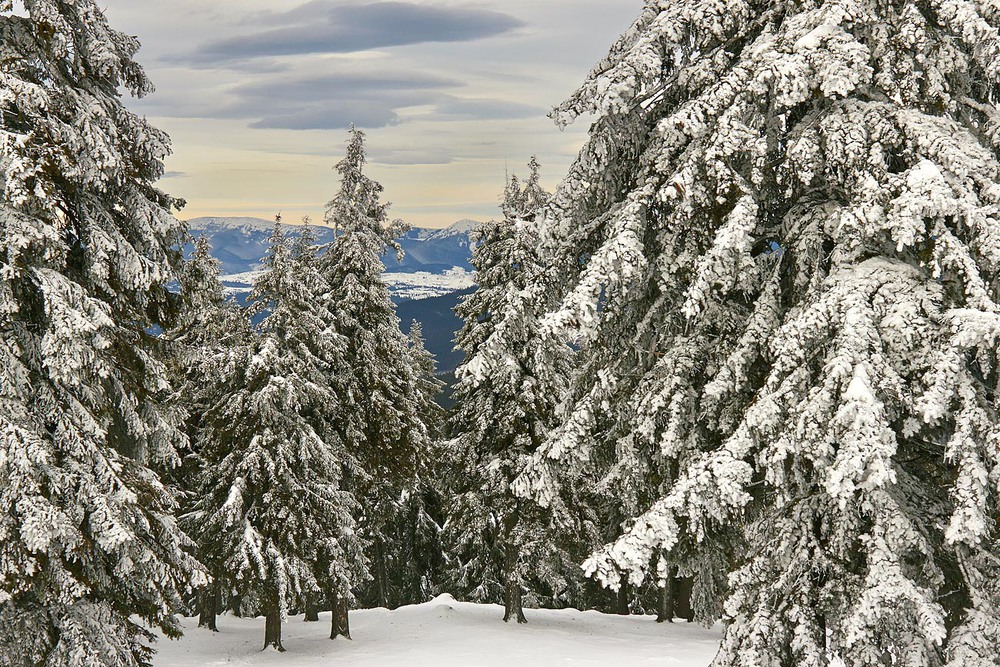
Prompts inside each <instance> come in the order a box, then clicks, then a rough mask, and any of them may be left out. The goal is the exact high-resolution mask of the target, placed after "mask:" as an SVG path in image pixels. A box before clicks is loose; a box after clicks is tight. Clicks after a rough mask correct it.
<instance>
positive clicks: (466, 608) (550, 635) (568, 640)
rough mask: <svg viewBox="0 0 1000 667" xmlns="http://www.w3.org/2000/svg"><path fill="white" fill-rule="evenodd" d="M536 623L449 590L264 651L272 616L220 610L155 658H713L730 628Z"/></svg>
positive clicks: (578, 616)
mask: <svg viewBox="0 0 1000 667" xmlns="http://www.w3.org/2000/svg"><path fill="white" fill-rule="evenodd" d="M525 614H526V615H527V617H528V624H527V625H516V624H514V625H508V624H505V623H503V622H502V621H501V620H500V619H501V617H502V616H503V608H502V607H499V606H493V605H476V604H470V603H466V602H456V601H455V600H454V599H453V598H451V597H450V596H447V595H445V596H441V597H438V598H437V599H435V600H432V601H431V602H427V603H425V604H422V605H416V606H412V607H402V608H400V609H397V610H395V611H389V610H387V609H370V610H364V611H355V612H351V634H352V636H353V637H354V639H353V641H346V640H343V639H338V640H336V641H330V639H329V637H328V634H329V632H330V614H329V612H328V613H326V614H320V621H319V622H318V623H304V622H303V621H302V617H301V616H296V617H292V618H290V619H288V621H287V622H286V623H285V626H284V629H283V633H282V635H283V643H284V646H285V649H286V650H287V652H286V653H283V654H281V655H280V657H279V656H278V654H277V653H275V652H274V651H273V650H268V651H261V650H260V649H261V646H262V642H263V627H264V621H263V619H238V618H233V617H232V616H224V617H220V618H219V630H220V632H219V633H218V634H216V633H212V632H209V631H207V630H200V629H198V628H197V620H196V619H185V620H184V631H185V633H186V634H185V636H184V638H183V639H181V640H180V641H176V642H174V641H168V640H166V639H161V640H160V641H159V642H157V644H156V647H157V650H158V651H159V654H158V655H157V656H156V658H154V660H153V665H154V667H191V666H192V665H228V664H234V665H247V666H249V665H276V664H280V665H283V666H284V667H320V666H322V667H327V666H328V665H354V666H358V667H392V666H396V665H400V666H405V667H492V666H494V665H496V666H497V667H499V666H501V665H503V666H504V667H508V666H509V665H517V667H535V666H537V667H543V666H544V667H548V666H550V665H594V666H613V665H614V666H618V665H620V666H622V667H645V666H652V665H657V666H664V667H665V666H670V667H705V666H706V665H708V664H709V663H710V662H711V661H712V657H713V656H714V655H715V652H716V650H717V649H718V646H719V640H720V638H721V634H722V633H721V630H719V629H712V630H707V629H705V628H702V627H700V626H697V625H691V624H688V623H683V622H681V623H674V624H658V623H656V622H655V621H654V620H653V617H651V616H609V615H605V614H599V613H597V612H592V611H590V612H580V611H576V610H561V611H549V610H535V609H529V610H526V612H525Z"/></svg>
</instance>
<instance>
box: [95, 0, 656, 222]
mask: <svg viewBox="0 0 1000 667" xmlns="http://www.w3.org/2000/svg"><path fill="white" fill-rule="evenodd" d="M102 6H103V7H104V8H105V11H106V13H107V15H108V18H109V20H110V21H111V24H112V26H114V27H115V28H116V29H118V30H121V31H123V32H126V33H129V34H133V35H137V36H138V37H139V39H140V41H141V42H142V45H143V46H142V49H141V50H140V52H139V54H138V56H137V59H138V61H139V62H140V64H142V65H143V66H144V68H145V70H146V73H147V74H148V75H149V76H150V78H151V79H152V80H153V83H154V84H155V85H156V88H157V90H156V92H155V93H153V94H152V95H149V96H147V97H146V98H143V99H141V100H127V101H126V103H127V104H128V106H129V107H130V108H131V109H133V110H134V111H136V112H138V113H141V114H143V115H145V116H146V117H148V118H149V120H150V121H151V122H153V124H154V125H156V126H157V127H159V128H161V129H163V130H165V131H166V132H167V133H169V134H170V136H171V138H172V140H173V149H174V154H173V155H172V156H171V157H170V158H169V159H168V160H167V163H166V169H167V173H166V176H165V178H164V179H163V180H162V181H161V182H160V184H159V185H160V187H161V188H162V189H164V190H166V191H167V192H169V193H170V194H172V195H174V196H177V197H181V198H184V199H186V200H187V202H188V205H187V206H186V207H185V208H184V210H183V211H181V213H180V214H179V217H181V218H183V219H191V218H195V217H201V216H227V217H228V216H254V217H261V218H266V219H270V218H273V217H274V215H275V214H276V213H278V212H280V213H281V214H282V216H283V218H284V219H285V221H287V222H295V221H297V220H299V219H300V218H301V217H302V216H304V215H309V216H311V217H312V219H313V221H314V222H320V221H321V220H322V216H323V210H324V207H325V203H326V202H327V201H328V200H329V199H330V198H331V197H332V196H333V194H334V193H335V192H336V187H337V182H336V178H335V174H334V172H333V170H332V169H333V165H334V164H335V163H336V162H337V160H338V159H339V158H340V157H341V155H342V154H343V150H344V147H345V144H346V140H347V127H348V126H349V125H350V124H351V123H352V122H353V123H354V124H356V125H357V126H358V127H360V128H362V129H363V130H365V132H366V134H367V137H368V139H367V148H368V154H369V164H370V167H369V174H370V175H371V176H372V177H374V178H375V179H376V180H378V181H379V182H381V183H382V185H383V186H385V190H386V199H388V200H389V201H391V202H393V207H392V210H391V214H392V215H393V217H399V218H402V219H403V220H404V221H406V222H408V223H410V224H412V225H414V226H419V227H444V226H447V225H448V224H451V223H452V222H454V221H456V220H459V219H462V218H473V219H478V220H486V219H489V218H491V217H496V216H497V210H498V202H499V197H500V192H501V191H502V189H503V186H504V182H505V174H506V173H508V171H509V172H510V173H522V174H523V173H524V172H525V171H526V167H525V165H526V164H527V162H528V160H529V159H530V157H531V156H532V155H533V154H534V155H537V156H538V159H539V161H540V162H541V163H542V180H543V183H544V184H546V185H547V186H548V187H549V188H550V189H551V188H553V187H555V185H556V184H557V183H558V181H559V180H560V178H561V177H562V175H564V174H565V173H566V170H567V169H568V167H569V165H570V163H571V162H572V160H573V158H574V157H575V155H576V153H577V151H578V149H579V148H580V146H581V145H582V143H583V141H584V138H585V134H586V131H587V126H588V122H587V119H585V118H584V119H581V120H580V121H578V122H577V124H576V125H574V126H571V127H570V128H568V129H567V130H565V131H560V130H559V129H558V128H557V127H556V126H555V124H554V123H553V122H552V121H551V120H550V119H549V118H547V116H546V114H547V113H548V112H549V110H550V109H551V108H552V107H553V106H555V105H557V104H559V103H560V102H562V101H563V99H565V98H567V97H568V96H569V95H570V94H571V93H572V92H573V91H574V90H575V89H576V87H577V86H578V85H579V84H581V83H582V82H583V80H584V77H585V76H586V75H587V73H588V72H589V71H590V69H591V68H592V67H593V66H594V65H595V64H596V63H597V62H598V61H599V60H600V59H601V58H602V57H603V56H604V55H606V54H607V51H608V49H609V48H610V46H611V44H612V43H613V42H614V40H615V39H616V38H617V37H618V36H619V35H620V34H621V33H622V32H624V31H625V30H626V29H627V28H628V26H629V25H630V24H631V22H632V21H633V20H634V19H635V18H636V17H637V16H638V15H639V13H640V11H641V10H642V6H643V2H642V0H505V1H504V2H454V1H452V0H408V1H405V2H367V1H365V0H310V1H308V2H301V1H300V0H285V1H282V2H275V1H273V0H272V1H270V2H265V1H264V0H215V1H214V2H204V1H203V0H174V1H173V2H163V0H103V1H102Z"/></svg>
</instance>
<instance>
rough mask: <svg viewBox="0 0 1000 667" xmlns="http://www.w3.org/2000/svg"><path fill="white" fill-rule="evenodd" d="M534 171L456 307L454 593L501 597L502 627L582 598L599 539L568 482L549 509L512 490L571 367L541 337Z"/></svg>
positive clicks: (482, 247) (481, 252) (480, 249)
mask: <svg viewBox="0 0 1000 667" xmlns="http://www.w3.org/2000/svg"><path fill="white" fill-rule="evenodd" d="M530 169H531V177H530V178H529V179H528V181H527V182H525V183H524V184H523V185H522V183H521V182H520V181H519V180H518V178H517V177H516V176H515V177H513V178H512V179H511V181H510V183H509V184H508V185H507V188H506V190H505V192H504V201H503V204H502V210H503V213H504V218H503V220H501V221H498V222H490V223H487V224H485V225H483V226H482V227H481V228H480V229H479V230H478V241H477V243H476V247H475V249H474V251H473V257H472V263H473V265H474V266H475V267H476V285H477V288H476V291H475V292H473V293H472V294H470V295H469V296H467V297H465V299H464V300H463V301H462V303H461V304H460V305H459V306H458V308H457V309H456V312H457V313H458V314H459V316H460V317H462V318H463V319H464V320H465V322H464V325H463V327H462V329H461V330H460V331H459V332H458V334H457V337H456V343H457V347H458V348H459V349H461V350H463V351H464V352H465V353H466V360H465V362H464V363H463V364H462V366H460V367H459V369H458V373H457V375H458V384H457V386H456V389H455V396H456V400H457V402H458V409H457V410H456V412H455V414H454V415H453V417H452V420H451V427H452V436H453V437H452V440H451V441H450V443H449V449H450V452H449V455H450V456H451V457H452V463H453V465H454V466H455V468H456V469H457V471H458V474H457V475H456V477H457V479H456V480H455V488H454V489H453V492H454V495H455V500H454V509H453V510H452V515H451V517H450V518H449V529H448V533H449V542H450V543H451V549H452V551H453V555H454V560H455V561H456V568H457V569H456V573H455V576H456V582H455V583H456V586H457V588H458V589H459V590H462V591H464V592H465V594H466V595H468V596H469V597H471V598H472V599H473V600H476V601H484V602H485V601H489V602H495V601H498V600H499V599H501V596H502V599H503V600H504V605H505V616H504V620H505V621H506V620H511V619H516V620H517V621H518V622H521V623H523V622H525V619H524V615H523V613H522V609H521V607H522V596H527V600H528V601H529V602H530V603H533V604H534V605H538V604H540V603H545V604H546V605H547V606H564V605H567V604H572V603H574V602H576V601H577V600H576V599H575V597H574V592H575V589H577V588H578V586H579V582H578V581H576V579H578V573H579V571H578V570H577V567H576V563H575V559H576V557H577V556H579V555H580V547H579V544H581V543H583V542H584V541H585V535H587V534H590V533H592V531H591V530H590V526H589V524H587V522H586V521H585V519H584V518H583V517H585V515H586V512H585V511H584V510H583V509H582V508H580V511H579V512H573V511H571V509H570V508H576V507H577V506H578V504H577V503H576V502H574V501H571V502H570V503H568V504H567V503H566V502H564V501H565V500H567V499H568V497H569V495H570V494H572V492H573V487H572V486H571V485H567V486H566V487H565V488H564V489H563V492H562V493H559V494H556V495H554V496H553V497H552V498H548V499H547V502H546V503H544V504H540V503H538V502H535V501H534V500H532V499H528V498H522V497H520V496H519V495H516V494H515V493H514V490H513V489H512V483H513V482H514V480H515V479H517V478H518V477H519V476H522V475H523V474H524V473H525V471H526V469H527V467H528V466H529V465H530V464H531V456H532V454H533V452H535V450H536V449H537V448H538V447H539V445H540V444H541V443H542V442H543V441H544V439H545V437H546V435H547V434H548V432H549V429H551V427H552V424H553V419H554V416H555V411H556V402H557V401H558V399H559V396H560V395H561V394H562V393H563V390H564V387H563V385H564V382H565V377H566V376H567V375H568V372H569V363H570V348H569V346H567V345H566V344H565V342H564V341H562V340H560V339H558V338H555V337H552V336H540V335H538V327H537V324H538V320H537V314H538V313H537V312H536V310H535V306H534V304H533V303H532V302H531V301H529V300H528V299H527V296H528V294H529V286H530V285H531V284H532V283H533V282H534V281H535V280H536V279H537V278H538V276H539V274H540V271H541V269H542V266H541V263H540V261H539V259H538V256H537V254H536V246H537V239H538V237H537V223H536V215H537V214H538V213H539V211H540V210H541V209H542V207H543V206H544V205H545V202H546V199H547V197H548V194H547V193H546V192H544V191H543V190H542V189H541V187H540V185H539V182H538V181H539V174H538V164H537V162H535V161H534V159H532V162H531V165H530ZM544 472H545V471H544V470H540V471H539V472H538V474H539V475H541V474H544ZM574 500H575V499H574ZM588 546H590V545H588ZM574 547H576V548H575V549H574Z"/></svg>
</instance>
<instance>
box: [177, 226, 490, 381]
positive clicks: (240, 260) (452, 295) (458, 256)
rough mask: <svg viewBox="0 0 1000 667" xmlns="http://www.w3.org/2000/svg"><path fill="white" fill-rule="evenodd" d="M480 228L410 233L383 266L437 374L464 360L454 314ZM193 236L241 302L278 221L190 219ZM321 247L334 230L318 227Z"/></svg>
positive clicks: (291, 229)
mask: <svg viewBox="0 0 1000 667" xmlns="http://www.w3.org/2000/svg"><path fill="white" fill-rule="evenodd" d="M477 224H478V223H477V222H476V221H474V220H460V221H458V222H456V223H454V224H453V225H451V226H449V227H446V228H444V229H425V228H419V227H418V228H414V229H411V230H410V231H409V232H407V234H406V235H405V236H403V237H402V238H400V239H399V244H400V246H401V247H402V248H403V252H404V256H403V259H402V260H401V261H398V260H397V258H396V253H395V252H394V251H393V252H389V253H387V254H386V255H385V256H384V257H383V258H382V261H383V262H384V263H385V265H386V271H385V274H384V277H385V281H386V283H387V284H388V285H389V289H390V291H391V292H392V294H393V299H394V301H395V302H396V304H397V312H398V314H399V319H400V321H401V323H402V328H403V331H408V330H409V328H410V322H411V321H413V320H416V321H418V322H420V323H421V325H422V326H423V330H424V337H425V338H426V341H427V349H428V351H430V352H431V353H432V354H433V355H434V356H435V358H436V359H437V364H438V373H439V374H441V375H448V374H450V373H453V372H454V370H455V368H456V367H457V366H458V364H459V363H460V362H461V360H462V355H461V354H460V353H458V352H456V351H455V350H454V349H453V348H454V343H453V338H454V334H455V332H456V331H457V330H458V328H459V327H461V325H462V322H461V320H459V319H458V316H456V315H455V313H454V310H453V309H454V307H455V306H456V305H458V302H459V299H460V298H461V296H462V295H463V294H467V293H469V292H470V291H471V290H472V287H473V267H472V265H471V264H470V259H471V256H472V247H473V240H472V231H473V229H474V228H475V226H476V225H477ZM283 227H284V230H285V233H286V234H288V235H289V236H297V235H299V234H301V230H302V227H301V226H298V225H283ZM188 228H189V229H190V232H191V235H192V236H193V237H196V238H197V237H201V236H206V237H208V239H209V240H210V241H211V244H212V254H213V256H215V258H216V259H218V260H219V261H220V262H221V263H222V273H223V277H222V282H223V284H224V285H225V286H226V288H227V290H228V291H229V292H230V293H231V294H232V295H233V296H234V298H236V299H237V300H238V301H240V302H243V301H244V300H245V298H246V295H247V294H248V293H249V291H250V289H251V287H252V284H253V278H254V275H255V274H256V273H258V272H259V271H260V270H261V268H262V266H261V259H262V258H263V257H264V255H265V254H266V252H267V247H268V240H269V238H270V236H271V232H272V230H273V229H274V222H271V221H268V220H263V219H261V218H194V219H192V220H188ZM312 230H313V233H314V234H315V235H316V239H317V243H320V244H323V243H329V242H330V241H332V240H333V230H332V229H331V228H329V227H322V226H318V225H314V226H313V227H312Z"/></svg>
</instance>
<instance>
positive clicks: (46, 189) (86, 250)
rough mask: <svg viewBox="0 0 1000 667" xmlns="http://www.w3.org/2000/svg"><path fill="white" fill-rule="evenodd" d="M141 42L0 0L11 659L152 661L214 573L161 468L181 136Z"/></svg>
mask: <svg viewBox="0 0 1000 667" xmlns="http://www.w3.org/2000/svg"><path fill="white" fill-rule="evenodd" d="M138 48H139V44H138V42H137V41H136V40H135V39H133V38H131V37H127V36H125V35H123V34H121V33H118V32H116V31H114V30H112V29H111V28H110V27H109V26H108V24H107V21H106V20H105V18H104V16H103V14H102V13H101V11H100V9H99V8H98V7H97V5H96V4H95V3H94V2H92V1H91V0H76V2H54V1H51V0H24V1H22V2H17V3H13V2H10V1H9V0H3V1H0V357H2V360H0V369H2V370H0V373H2V375H3V377H2V378H0V480H2V482H0V637H3V641H2V642H0V663H3V664H6V665H28V664H30V665H60V666H63V665H95V664H108V665H110V664H114V665H125V666H129V665H143V664H148V662H149V659H150V656H151V654H152V649H151V648H149V646H148V640H150V638H151V637H152V635H151V633H150V632H149V630H147V627H148V626H157V627H159V628H160V629H162V630H163V631H164V632H165V633H166V634H167V635H169V636H175V635H176V634H177V633H178V631H179V630H178V625H177V623H176V621H175V619H174V618H173V616H172V615H171V610H172V609H174V608H176V607H177V605H178V604H179V600H178V598H179V594H180V593H181V592H183V591H185V590H186V589H187V587H188V582H189V581H190V582H191V583H195V584H198V583H200V581H201V579H202V575H200V574H199V573H198V568H197V564H196V563H195V562H194V561H193V560H192V559H191V558H190V557H189V556H188V555H186V552H185V550H186V547H187V546H188V540H187V538H186V537H185V536H184V535H183V533H182V532H181V531H180V530H179V529H178V527H177V524H176V522H175V520H174V518H173V516H172V515H173V512H174V506H175V501H174V499H173V497H172V495H171V494H170V493H169V492H168V491H167V489H166V488H165V487H164V486H163V485H162V484H161V482H160V480H159V479H158V477H157V476H156V475H155V474H154V473H153V472H152V471H151V470H150V468H149V466H156V467H160V466H169V465H173V463H174V462H175V461H176V452H175V448H176V446H177V445H179V444H181V443H182V441H183V435H182V433H181V431H180V430H179V429H178V428H177V426H176V424H175V423H174V422H175V420H174V418H173V417H171V416H170V412H169V411H168V410H166V409H164V407H163V405H162V400H163V399H164V398H165V397H166V395H167V394H168V393H169V386H168V383H167V380H166V370H165V368H164V366H163V364H162V363H161V362H160V361H158V359H157V356H156V355H155V354H154V348H155V345H154V340H153V339H152V337H151V336H150V335H149V334H148V333H147V330H148V329H149V328H150V327H152V326H153V325H163V324H166V321H165V320H166V319H167V315H168V314H169V311H170V310H171V308H172V306H171V303H170V299H169V298H168V295H167V292H166V289H165V288H164V284H165V283H166V281H168V280H169V279H170V276H171V274H172V272H173V268H174V265H175V264H176V262H177V261H178V259H179V253H178V251H177V241H178V237H179V235H180V233H181V231H182V228H181V225H180V223H178V222H177V220H175V219H174V218H173V217H172V215H171V213H170V208H171V206H173V205H175V204H177V203H179V202H177V201H175V200H173V199H171V198H170V197H168V196H166V195H164V194H163V193H161V192H159V191H158V190H156V189H154V188H153V186H152V183H153V182H154V181H155V180H156V179H157V178H158V177H159V176H160V175H161V174H162V173H163V165H162V159H163V158H164V157H165V156H166V155H167V154H168V152H169V141H168V139H167V137H166V135H164V134H163V133H162V132H159V131H158V130H156V129H155V128H153V127H150V126H149V125H147V123H146V121H145V120H143V119H142V118H139V117H137V116H135V115H133V114H131V113H129V112H128V111H127V110H126V109H125V108H124V107H123V106H122V104H121V101H120V95H119V89H120V88H121V89H124V90H127V91H128V92H129V93H131V94H133V95H136V96H141V95H144V94H145V93H147V92H149V91H150V90H151V89H152V86H151V84H150V83H149V81H148V80H147V79H146V78H145V75H144V74H143V72H142V69H141V68H140V67H139V66H138V65H137V64H136V63H135V62H134V61H133V60H132V57H133V55H134V54H135V52H136V51H137V50H138Z"/></svg>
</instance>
